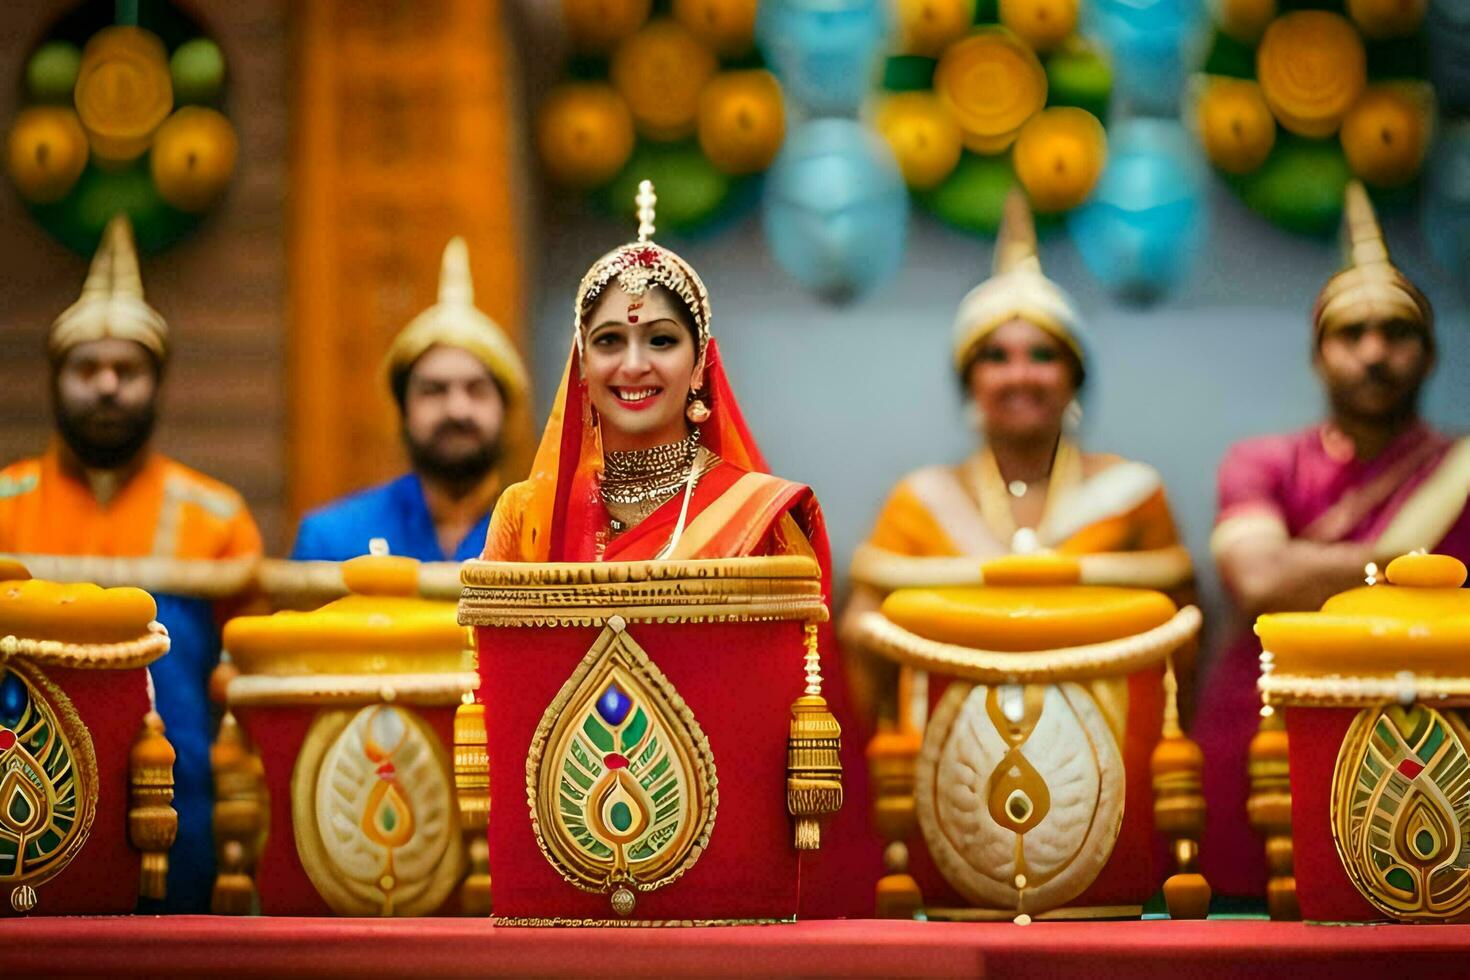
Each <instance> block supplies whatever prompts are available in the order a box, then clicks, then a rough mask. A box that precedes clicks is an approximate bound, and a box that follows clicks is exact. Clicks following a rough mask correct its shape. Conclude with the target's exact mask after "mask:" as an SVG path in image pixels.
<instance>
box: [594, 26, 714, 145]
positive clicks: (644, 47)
mask: <svg viewBox="0 0 1470 980" xmlns="http://www.w3.org/2000/svg"><path fill="white" fill-rule="evenodd" d="M718 67H719V66H718V63H717V62H716V61H715V56H714V55H713V54H711V53H710V50H709V48H706V47H705V46H704V45H702V44H700V43H699V41H697V40H696V39H695V37H694V35H693V34H690V33H689V31H688V30H687V29H685V28H684V27H683V26H682V25H681V24H679V22H678V21H673V20H667V19H659V20H654V21H651V22H649V23H648V24H647V25H645V26H644V27H643V29H642V30H640V31H639V32H638V33H637V34H634V35H633V36H632V37H630V38H628V39H627V40H626V41H624V42H623V43H622V44H620V45H619V46H618V49H617V50H616V51H615V52H613V57H612V72H611V74H612V82H613V85H614V87H616V88H617V90H618V92H619V93H620V94H621V95H622V96H623V99H624V100H626V101H627V103H628V109H629V111H631V112H632V113H633V123H634V125H635V126H637V127H638V132H639V133H640V134H642V135H644V136H647V137H648V138H649V139H654V140H678V139H683V138H684V137H686V136H688V135H690V134H691V133H693V132H694V123H695V117H696V115H697V113H698V111H699V93H700V91H701V90H702V89H703V88H704V85H705V83H706V82H708V81H709V80H710V78H711V77H712V76H713V75H714V73H715V69H716V68H718Z"/></svg>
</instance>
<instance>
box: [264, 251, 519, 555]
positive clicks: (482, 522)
mask: <svg viewBox="0 0 1470 980" xmlns="http://www.w3.org/2000/svg"><path fill="white" fill-rule="evenodd" d="M386 369H387V371H386V373H387V375H388V385H389V388H390V389H391V391H392V393H393V398H394V400H395V401H396V402H397V404H398V411H399V417H400V420H401V424H402V435H403V443H404V447H405V448H406V449H407V451H408V457H409V462H410V463H411V464H412V466H413V469H412V471H411V472H409V473H406V474H404V475H403V476H400V477H398V478H397V479H395V480H392V481H390V482H388V483H385V484H383V485H381V486H377V487H373V488H371V489H368V490H363V491H361V492H359V493H355V494H352V495H350V496H348V497H344V498H343V499H341V500H338V501H335V502H333V503H331V504H328V505H327V506H325V507H323V508H321V509H319V510H316V511H314V512H312V513H310V514H308V515H307V516H306V517H305V518H303V519H302V521H301V527H300V529H299V530H298V532H297V536H296V545H295V547H294V548H293V549H292V551H291V557H292V558H294V559H297V560H303V561H305V560H324V561H346V560H347V559H349V558H353V557H356V556H358V555H363V554H367V553H368V545H369V542H370V541H371V540H372V539H374V538H381V539H383V540H384V542H386V544H387V546H388V551H389V552H390V553H392V554H395V555H404V556H406V557H409V558H417V559H419V560H420V561H428V562H442V561H464V560H465V559H468V558H477V557H479V554H480V549H481V548H482V547H483V546H484V542H485V533H486V530H487V528H488V526H489V521H490V512H491V511H492V510H494V508H495V502H496V500H498V499H499V497H500V492H501V490H502V489H503V488H504V487H505V486H507V485H508V484H509V483H511V482H514V478H517V477H519V474H505V473H503V472H502V469H503V453H502V446H503V443H504V440H503V438H502V434H503V433H504V432H506V431H507V429H508V428H511V426H510V425H508V424H507V422H508V420H509V419H511V418H512V417H513V416H514V415H515V414H516V413H518V412H521V411H523V410H524V409H525V404H526V398H527V382H526V369H525V366H524V365H523V364H522V363H521V359H520V356H519V355H518V354H517V353H516V350H515V347H514V346H513V345H512V344H511V342H510V340H509V338H507V337H506V335H505V332H504V331H503V330H501V329H500V327H499V325H497V324H496V323H495V321H494V320H492V319H490V318H489V317H488V316H486V315H485V314H484V313H482V312H481V311H480V310H478V309H477V308H476V307H475V305H474V288H473V285H472V283H471V279H470V269H469V251H468V249H467V248H466V246H465V242H464V239H462V238H455V239H454V240H453V241H451V242H450V243H449V245H448V246H447V247H446V248H445V249H444V260H443V266H442V269H441V271H440V277H439V302H438V303H436V304H435V305H433V306H431V307H430V308H429V309H427V310H425V311H424V312H423V313H421V314H419V315H418V316H417V317H415V318H414V320H413V322H411V323H410V324H409V325H408V326H407V327H405V328H404V329H403V332H402V333H400V334H399V335H398V337H397V338H396V339H395V340H394V341H393V345H392V347H390V348H389V351H388V357H387V362H386ZM507 475H508V476H510V477H512V479H511V480H507V479H505V477H506V476H507Z"/></svg>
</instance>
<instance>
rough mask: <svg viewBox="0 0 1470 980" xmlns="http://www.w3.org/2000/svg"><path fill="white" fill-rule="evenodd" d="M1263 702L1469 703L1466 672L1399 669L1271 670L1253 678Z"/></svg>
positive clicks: (1324, 704) (1331, 704) (1335, 705)
mask: <svg viewBox="0 0 1470 980" xmlns="http://www.w3.org/2000/svg"><path fill="white" fill-rule="evenodd" d="M1257 686H1258V688H1259V690H1260V692H1261V695H1262V696H1263V697H1264V698H1265V699H1266V703H1267V704H1275V705H1300V706H1304V707H1313V708H1327V707H1332V708H1338V707H1341V708H1349V707H1356V708H1369V707H1373V706H1376V705H1382V704H1385V703H1388V702H1392V701H1397V702H1399V703H1401V704H1408V703H1411V702H1413V701H1423V702H1425V703H1429V704H1432V705H1433V706H1434V707H1436V708H1459V707H1470V676H1460V677H1436V676H1429V675H1424V674H1415V673H1414V672H1413V671H1409V670H1403V671H1399V672H1398V673H1396V674H1386V675H1380V676H1357V677H1341V676H1331V677H1327V676H1309V675H1304V674H1283V673H1279V672H1278V671H1275V670H1273V671H1271V672H1270V673H1268V674H1264V675H1263V676H1262V677H1261V679H1260V680H1259V681H1258V682H1257Z"/></svg>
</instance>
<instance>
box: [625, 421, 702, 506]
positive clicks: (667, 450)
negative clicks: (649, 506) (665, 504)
mask: <svg viewBox="0 0 1470 980" xmlns="http://www.w3.org/2000/svg"><path fill="white" fill-rule="evenodd" d="M698 453H699V430H698V429H696V430H694V431H693V432H691V433H689V435H688V436H686V437H685V438H683V439H680V440H679V441H678V442H671V443H668V444H666V445H663V446H654V447H653V448H652V449H632V450H627V451H624V452H609V453H607V454H606V455H605V456H604V457H603V468H602V499H603V500H604V501H606V502H607V503H610V504H644V503H647V502H649V501H652V500H658V501H660V502H661V501H663V500H665V499H667V498H669V497H671V496H673V495H674V493H675V492H676V491H677V490H678V489H679V488H680V487H681V486H683V485H684V481H685V480H687V479H688V478H689V467H690V465H691V464H692V463H693V462H694V460H695V458H696V456H697V455H698Z"/></svg>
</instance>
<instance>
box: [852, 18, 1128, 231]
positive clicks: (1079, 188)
mask: <svg viewBox="0 0 1470 980" xmlns="http://www.w3.org/2000/svg"><path fill="white" fill-rule="evenodd" d="M1079 7H1080V0H898V2H897V11H898V28H899V37H898V52H899V53H898V54H896V55H894V56H892V57H890V58H889V59H888V62H887V65H886V66H885V71H884V79H883V83H884V89H885V95H884V97H883V98H882V100H881V102H880V103H879V105H878V106H877V110H876V120H877V125H878V129H879V131H880V132H882V134H883V136H884V137H885V138H886V139H887V141H888V143H889V145H890V146H892V147H893V151H894V153H895V155H896V156H897V158H898V162H899V166H900V168H901V169H902V171H903V176H904V180H905V181H907V183H908V186H909V187H910V189H911V190H912V191H913V192H914V195H915V198H916V199H917V200H918V201H919V202H920V203H921V204H923V205H924V206H925V207H927V208H928V209H929V210H931V211H932V212H934V213H935V214H936V215H938V216H939V217H940V218H941V219H942V220H944V221H946V222H948V223H949V224H952V225H955V226H956V227H959V228H962V229H965V230H970V231H976V232H983V233H991V232H994V231H995V229H996V228H997V227H998V226H999V223H1000V215H1001V208H1002V204H1003V202H1004V200H1005V195H1006V192H1007V191H1008V190H1009V188H1010V187H1011V185H1012V184H1013V183H1016V182H1019V183H1020V184H1021V186H1022V187H1023V188H1025V190H1026V193H1027V195H1028V196H1029V197H1030V199H1031V203H1032V205H1033V206H1034V207H1035V209H1036V210H1037V211H1039V212H1042V213H1061V212H1066V211H1070V210H1072V209H1073V208H1075V207H1077V206H1078V205H1080V204H1081V203H1082V202H1083V201H1085V200H1087V198H1088V196H1089V195H1090V194H1091V193H1092V191H1093V189H1094V188H1095V187H1096V186H1097V182H1098V179H1099V177H1100V176H1101V175H1102V171H1103V165H1104V162H1105V161H1106V158H1107V149H1108V141H1107V135H1106V133H1105V131H1104V129H1103V120H1104V119H1105V118H1106V116H1107V110H1108V103H1109V98H1110V96H1111V91H1112V73H1111V71H1110V69H1109V67H1108V64H1107V60H1106V59H1105V58H1104V56H1103V54H1102V52H1101V51H1100V50H1099V49H1098V48H1097V47H1096V46H1095V45H1094V44H1092V43H1091V42H1089V41H1087V40H1084V39H1083V38H1082V37H1081V36H1079V34H1078V33H1077V28H1078V17H1079Z"/></svg>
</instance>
